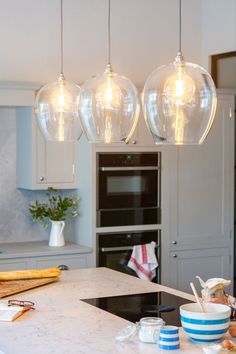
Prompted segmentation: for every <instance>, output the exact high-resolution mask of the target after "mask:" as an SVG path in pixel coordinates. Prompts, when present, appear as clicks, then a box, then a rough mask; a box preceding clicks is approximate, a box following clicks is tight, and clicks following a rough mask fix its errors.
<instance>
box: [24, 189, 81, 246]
mask: <svg viewBox="0 0 236 354" xmlns="http://www.w3.org/2000/svg"><path fill="white" fill-rule="evenodd" d="M46 195H47V197H48V200H47V202H44V203H40V202H39V201H37V200H36V201H35V203H34V204H31V205H30V206H29V212H30V214H31V216H32V218H33V221H36V222H39V223H41V224H43V226H44V227H45V228H47V227H48V225H49V222H51V231H50V237H49V246H50V247H61V246H64V245H65V239H64V234H63V230H64V227H65V221H64V220H65V219H66V218H67V217H73V218H74V217H77V216H78V215H79V211H78V208H79V204H80V198H79V197H78V196H77V195H71V196H70V197H62V196H61V195H60V194H59V192H58V191H57V190H56V189H53V188H48V191H47V193H46Z"/></svg>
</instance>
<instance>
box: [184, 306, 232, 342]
mask: <svg viewBox="0 0 236 354" xmlns="http://www.w3.org/2000/svg"><path fill="white" fill-rule="evenodd" d="M204 307H205V309H206V312H199V306H198V304H196V303H191V304H185V305H182V306H180V319H181V324H182V327H183V329H184V331H185V332H186V333H187V334H188V335H189V337H190V338H191V339H192V340H194V341H197V342H203V343H207V342H214V341H217V340H219V339H220V338H221V337H222V336H223V335H224V334H225V333H226V332H227V330H228V328H229V321H230V314H231V310H230V308H229V307H228V306H226V305H221V304H212V303H207V304H205V306H204Z"/></svg>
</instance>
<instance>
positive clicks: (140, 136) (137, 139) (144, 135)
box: [96, 110, 155, 149]
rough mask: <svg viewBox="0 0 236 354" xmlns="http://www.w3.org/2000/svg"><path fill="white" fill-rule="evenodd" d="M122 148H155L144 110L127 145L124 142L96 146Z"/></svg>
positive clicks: (97, 145)
mask: <svg viewBox="0 0 236 354" xmlns="http://www.w3.org/2000/svg"><path fill="white" fill-rule="evenodd" d="M101 146H102V147H108V148H109V147H117V148H119V147H121V148H126V149H129V148H130V147H132V148H142V147H155V143H154V140H153V139H152V136H151V134H150V133H149V131H148V128H147V126H146V122H145V120H144V117H143V114H142V110H141V111H140V115H139V120H138V123H137V127H136V129H135V131H134V133H133V135H132V136H131V138H130V141H129V142H128V143H127V144H125V143H124V142H120V143H113V144H102V143H101V144H100V143H99V144H96V147H98V148H99V147H101Z"/></svg>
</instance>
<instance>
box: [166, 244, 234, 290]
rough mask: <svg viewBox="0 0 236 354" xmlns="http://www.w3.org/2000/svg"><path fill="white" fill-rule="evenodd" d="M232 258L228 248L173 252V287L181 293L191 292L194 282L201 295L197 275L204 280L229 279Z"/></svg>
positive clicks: (171, 263) (171, 265)
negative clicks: (191, 285) (191, 283)
mask: <svg viewBox="0 0 236 354" xmlns="http://www.w3.org/2000/svg"><path fill="white" fill-rule="evenodd" d="M230 258H231V252H230V249H229V248H226V247H224V248H221V247H219V248H204V249H192V250H187V251H176V252H171V253H170V269H171V272H170V273H171V285H172V286H173V287H174V288H176V289H181V291H186V292H191V288H190V285H189V284H190V282H192V281H193V282H194V284H195V286H196V289H197V290H198V293H199V294H200V289H201V286H200V284H199V281H198V280H197V279H196V275H198V276H200V277H201V278H202V279H203V280H207V279H209V278H225V279H229V274H230V273H231V271H230V266H231V265H230V263H231V259H230ZM227 291H229V289H227Z"/></svg>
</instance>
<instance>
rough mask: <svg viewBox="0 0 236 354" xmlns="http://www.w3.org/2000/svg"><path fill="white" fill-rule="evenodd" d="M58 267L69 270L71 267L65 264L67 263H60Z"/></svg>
mask: <svg viewBox="0 0 236 354" xmlns="http://www.w3.org/2000/svg"><path fill="white" fill-rule="evenodd" d="M57 268H59V269H60V270H69V269H70V268H69V267H68V266H67V265H65V264H61V265H59V266H58V267H57Z"/></svg>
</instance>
